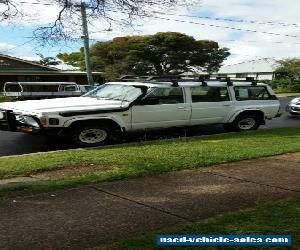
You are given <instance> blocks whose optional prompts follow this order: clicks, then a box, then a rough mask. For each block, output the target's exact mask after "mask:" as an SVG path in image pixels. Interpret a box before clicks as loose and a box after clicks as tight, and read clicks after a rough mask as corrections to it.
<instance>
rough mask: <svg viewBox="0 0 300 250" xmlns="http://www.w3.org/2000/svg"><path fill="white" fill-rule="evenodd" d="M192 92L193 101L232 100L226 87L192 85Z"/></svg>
mask: <svg viewBox="0 0 300 250" xmlns="http://www.w3.org/2000/svg"><path fill="white" fill-rule="evenodd" d="M191 93H192V101H193V102H224V101H229V100H230V98H229V93H228V89H227V88H226V87H209V86H199V87H192V88H191Z"/></svg>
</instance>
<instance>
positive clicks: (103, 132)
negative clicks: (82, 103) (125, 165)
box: [70, 124, 112, 147]
mask: <svg viewBox="0 0 300 250" xmlns="http://www.w3.org/2000/svg"><path fill="white" fill-rule="evenodd" d="M70 136H71V140H72V142H73V143H74V144H75V145H77V146H81V147H97V146H102V145H105V144H107V142H108V141H109V140H110V139H111V137H112V133H111V129H110V128H109V127H108V126H105V125H101V124H91V125H79V126H77V127H75V128H73V129H72V131H70Z"/></svg>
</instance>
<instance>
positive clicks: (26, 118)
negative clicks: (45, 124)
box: [16, 115, 40, 128]
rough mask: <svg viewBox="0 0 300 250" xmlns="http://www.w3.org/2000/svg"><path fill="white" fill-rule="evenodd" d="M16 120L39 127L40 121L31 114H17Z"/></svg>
mask: <svg viewBox="0 0 300 250" xmlns="http://www.w3.org/2000/svg"><path fill="white" fill-rule="evenodd" d="M16 121H17V122H20V123H23V124H24V125H29V126H31V127H35V128H39V127H40V125H39V123H38V122H37V121H36V120H35V119H34V118H33V117H31V116H26V115H18V116H16Z"/></svg>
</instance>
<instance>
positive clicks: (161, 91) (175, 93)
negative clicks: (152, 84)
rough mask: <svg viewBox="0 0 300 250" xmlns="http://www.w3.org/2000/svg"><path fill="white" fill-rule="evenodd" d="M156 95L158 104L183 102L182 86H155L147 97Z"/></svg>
mask: <svg viewBox="0 0 300 250" xmlns="http://www.w3.org/2000/svg"><path fill="white" fill-rule="evenodd" d="M151 97H156V98H158V99H159V104H176V103H184V98H183V91H182V88H156V89H154V91H153V92H151V93H150V94H149V95H148V96H147V98H151Z"/></svg>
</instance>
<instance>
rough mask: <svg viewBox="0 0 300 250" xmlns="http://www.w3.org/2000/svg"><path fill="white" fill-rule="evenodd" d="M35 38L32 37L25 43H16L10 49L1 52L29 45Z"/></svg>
mask: <svg viewBox="0 0 300 250" xmlns="http://www.w3.org/2000/svg"><path fill="white" fill-rule="evenodd" d="M33 40H34V38H33V39H31V40H29V41H26V42H24V43H22V44H19V45H16V46H14V47H13V48H10V49H7V50H4V51H1V53H6V52H9V51H12V50H15V49H18V48H20V47H23V46H25V45H27V44H28V43H31V42H32V41H33Z"/></svg>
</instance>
